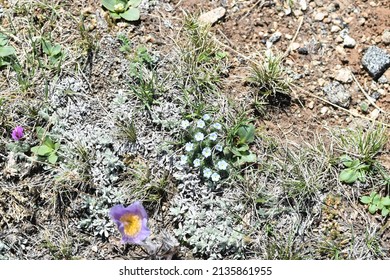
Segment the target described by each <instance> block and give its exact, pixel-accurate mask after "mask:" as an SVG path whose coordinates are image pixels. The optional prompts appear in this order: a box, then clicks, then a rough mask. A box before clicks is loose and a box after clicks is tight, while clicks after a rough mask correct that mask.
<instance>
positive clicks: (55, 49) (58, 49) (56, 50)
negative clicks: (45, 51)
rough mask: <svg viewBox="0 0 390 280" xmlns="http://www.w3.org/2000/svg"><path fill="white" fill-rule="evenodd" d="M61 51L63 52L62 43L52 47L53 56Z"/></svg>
mask: <svg viewBox="0 0 390 280" xmlns="http://www.w3.org/2000/svg"><path fill="white" fill-rule="evenodd" d="M60 52H61V45H58V44H57V45H55V46H54V47H52V49H51V56H56V55H57V54H59V53H60Z"/></svg>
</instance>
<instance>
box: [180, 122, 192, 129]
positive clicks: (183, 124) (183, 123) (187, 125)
mask: <svg viewBox="0 0 390 280" xmlns="http://www.w3.org/2000/svg"><path fill="white" fill-rule="evenodd" d="M189 126H190V122H189V121H187V120H184V121H181V128H182V129H186V128H187V127H189Z"/></svg>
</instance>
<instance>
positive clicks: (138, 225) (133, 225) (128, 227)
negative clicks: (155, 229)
mask: <svg viewBox="0 0 390 280" xmlns="http://www.w3.org/2000/svg"><path fill="white" fill-rule="evenodd" d="M110 217H111V219H112V220H113V221H114V222H115V224H116V225H117V227H118V230H119V232H120V233H121V235H122V240H121V242H122V243H123V244H124V243H133V244H141V243H142V241H144V240H145V239H146V238H147V237H148V236H149V235H150V230H149V228H148V226H147V221H148V215H147V214H146V211H145V208H144V207H143V206H142V204H141V202H139V201H136V202H134V203H133V204H131V205H129V206H127V207H126V208H125V207H123V205H115V206H114V207H112V208H111V210H110Z"/></svg>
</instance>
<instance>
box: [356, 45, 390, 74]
mask: <svg viewBox="0 0 390 280" xmlns="http://www.w3.org/2000/svg"><path fill="white" fill-rule="evenodd" d="M362 64H363V67H364V68H365V69H366V70H367V72H368V73H369V74H370V75H371V76H372V77H373V78H374V79H375V80H377V79H379V78H380V76H382V74H383V73H384V72H385V71H386V70H387V69H388V68H389V67H390V55H389V54H388V53H386V52H385V51H384V50H383V49H381V48H378V47H377V46H371V47H369V48H368V49H367V51H366V52H365V53H364V56H363V58H362Z"/></svg>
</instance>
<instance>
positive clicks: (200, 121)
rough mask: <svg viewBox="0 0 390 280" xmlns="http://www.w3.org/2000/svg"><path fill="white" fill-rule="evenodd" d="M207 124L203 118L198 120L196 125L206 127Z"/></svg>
mask: <svg viewBox="0 0 390 280" xmlns="http://www.w3.org/2000/svg"><path fill="white" fill-rule="evenodd" d="M205 125H206V124H205V123H204V121H203V120H198V121H197V122H196V127H198V128H204V127H205Z"/></svg>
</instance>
